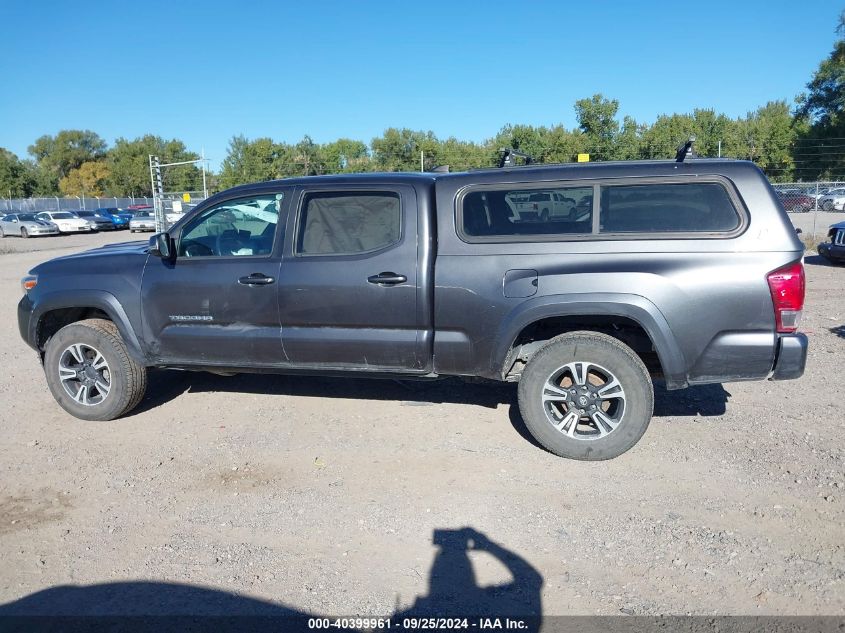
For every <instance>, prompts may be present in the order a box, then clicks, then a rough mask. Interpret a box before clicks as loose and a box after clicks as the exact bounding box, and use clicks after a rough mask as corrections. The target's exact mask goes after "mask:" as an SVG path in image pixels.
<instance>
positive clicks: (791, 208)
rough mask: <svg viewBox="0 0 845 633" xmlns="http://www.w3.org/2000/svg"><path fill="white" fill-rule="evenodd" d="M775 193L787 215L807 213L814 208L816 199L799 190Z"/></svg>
mask: <svg viewBox="0 0 845 633" xmlns="http://www.w3.org/2000/svg"><path fill="white" fill-rule="evenodd" d="M775 191H776V192H777V194H778V198H779V199H780V202H781V204H782V205H783V208H784V209H786V210H787V212H788V213H807V212H808V211H811V210H812V209H814V208H815V206H816V199H815V198H814V197H812V196H810V195H807V194H806V193H804V192H803V191H801V190H800V189H776V190H775Z"/></svg>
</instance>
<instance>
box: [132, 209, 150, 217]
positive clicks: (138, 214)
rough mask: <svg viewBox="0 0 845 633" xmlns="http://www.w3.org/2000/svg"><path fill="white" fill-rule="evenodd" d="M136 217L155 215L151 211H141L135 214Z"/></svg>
mask: <svg viewBox="0 0 845 633" xmlns="http://www.w3.org/2000/svg"><path fill="white" fill-rule="evenodd" d="M135 217H136V218H151V217H153V214H152V213H150V212H149V211H140V212H138V213H136V214H135Z"/></svg>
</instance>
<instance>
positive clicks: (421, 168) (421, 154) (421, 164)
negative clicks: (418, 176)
mask: <svg viewBox="0 0 845 633" xmlns="http://www.w3.org/2000/svg"><path fill="white" fill-rule="evenodd" d="M423 164H424V163H423V151H422V150H420V171H425V169H424V167H423Z"/></svg>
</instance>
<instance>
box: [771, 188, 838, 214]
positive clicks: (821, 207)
mask: <svg viewBox="0 0 845 633" xmlns="http://www.w3.org/2000/svg"><path fill="white" fill-rule="evenodd" d="M772 186H773V187H774V188H775V191H777V194H778V197H779V198H780V201H781V202H782V203H783V206H784V208H785V209H786V211H787V213H809V212H810V211H845V181H827V182H791V183H778V184H776V185H772Z"/></svg>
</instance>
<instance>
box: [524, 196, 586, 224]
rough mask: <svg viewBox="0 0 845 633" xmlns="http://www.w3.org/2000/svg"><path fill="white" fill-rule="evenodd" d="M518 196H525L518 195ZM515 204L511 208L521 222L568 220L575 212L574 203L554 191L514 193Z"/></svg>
mask: <svg viewBox="0 0 845 633" xmlns="http://www.w3.org/2000/svg"><path fill="white" fill-rule="evenodd" d="M520 194H527V196H526V195H520ZM516 196H517V197H516V198H515V200H517V201H516V202H514V203H513V204H512V205H511V207H512V208H515V211H516V212H517V214H519V216H520V218H521V219H523V220H540V221H542V222H546V221H548V220H555V219H557V218H560V217H563V218H569V217H570V216H571V215H572V212H573V211H574V210H575V204H576V201H575V199H573V198H570V197H567V196H564V195H563V194H561V193H558V192H556V191H536V192H530V191H528V192H522V191H520V192H516Z"/></svg>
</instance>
